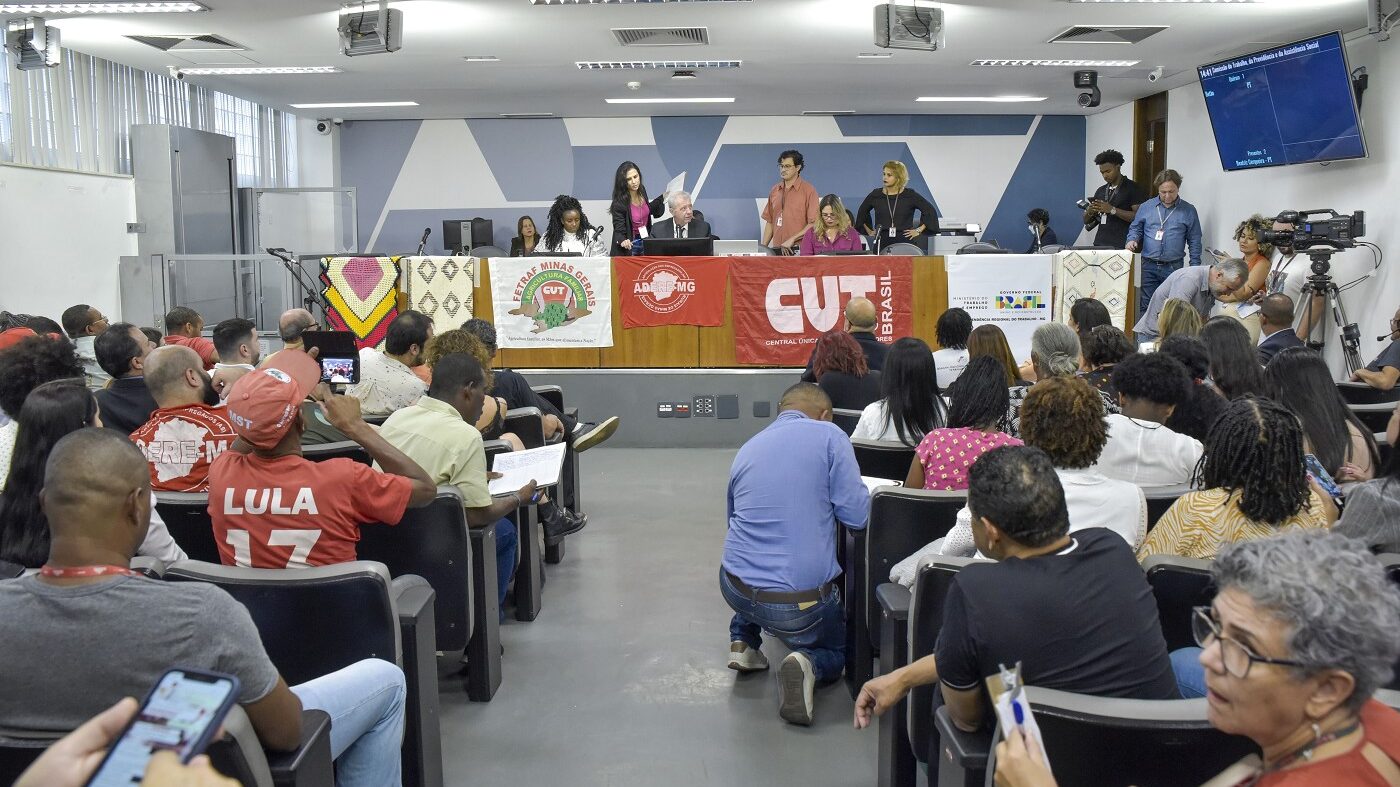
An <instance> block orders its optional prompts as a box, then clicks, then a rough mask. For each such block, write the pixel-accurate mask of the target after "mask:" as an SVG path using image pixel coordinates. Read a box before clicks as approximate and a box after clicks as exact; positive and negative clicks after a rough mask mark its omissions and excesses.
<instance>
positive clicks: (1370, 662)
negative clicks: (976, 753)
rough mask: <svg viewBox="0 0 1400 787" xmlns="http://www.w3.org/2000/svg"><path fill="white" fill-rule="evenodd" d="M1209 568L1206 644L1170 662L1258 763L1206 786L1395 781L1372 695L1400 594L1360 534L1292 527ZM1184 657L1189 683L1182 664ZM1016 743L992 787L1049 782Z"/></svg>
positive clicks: (1399, 771)
mask: <svg viewBox="0 0 1400 787" xmlns="http://www.w3.org/2000/svg"><path fill="white" fill-rule="evenodd" d="M1211 573H1212V574H1213V575H1214V578H1215V584H1216V587H1218V588H1219V591H1218V593H1217V595H1216V596H1215V600H1214V601H1213V602H1212V604H1211V605H1210V606H1209V607H1197V608H1196V610H1195V612H1194V614H1195V618H1194V620H1193V625H1194V629H1195V634H1196V641H1197V642H1199V643H1200V645H1201V648H1200V649H1196V648H1188V649H1184V650H1182V651H1177V653H1174V654H1172V656H1173V658H1172V661H1173V665H1174V666H1175V667H1176V668H1177V670H1178V671H1177V679H1178V681H1179V682H1180V684H1181V688H1182V693H1183V696H1187V697H1189V696H1192V693H1191V685H1190V684H1192V683H1198V686H1197V688H1202V689H1204V696H1205V697H1206V699H1207V703H1208V705H1207V708H1208V710H1207V717H1208V718H1209V719H1210V723H1211V725H1212V726H1214V727H1215V728H1216V729H1218V730H1220V731H1221V732H1226V733H1230V734H1232V735H1243V736H1245V737H1247V738H1249V739H1250V740H1252V741H1254V742H1255V743H1256V744H1258V745H1259V748H1260V750H1261V754H1262V759H1261V758H1260V757H1259V756H1258V755H1251V756H1250V757H1248V758H1246V759H1245V760H1243V761H1241V762H1239V763H1236V764H1235V765H1233V766H1231V767H1230V768H1228V769H1227V770H1226V771H1225V772H1224V773H1222V774H1220V775H1219V776H1217V777H1216V778H1215V779H1212V780H1211V781H1210V782H1209V784H1228V785H1241V784H1248V785H1253V786H1254V787H1303V785H1334V784H1335V785H1389V784H1395V783H1396V781H1397V775H1400V713H1397V712H1396V711H1395V710H1394V709H1392V708H1389V707H1386V706H1385V705H1383V704H1381V703H1380V702H1379V701H1377V700H1375V699H1373V698H1372V696H1371V695H1372V694H1374V693H1375V691H1376V689H1378V688H1380V687H1382V686H1384V685H1385V684H1386V682H1387V681H1389V680H1390V678H1391V675H1392V667H1393V665H1394V663H1395V660H1396V656H1397V655H1400V594H1397V592H1396V589H1395V587H1394V586H1393V585H1391V583H1390V581H1389V579H1387V577H1386V575H1385V571H1384V569H1383V568H1382V567H1381V564H1380V562H1379V561H1377V560H1376V558H1375V557H1374V556H1372V555H1371V554H1370V552H1368V551H1367V550H1366V547H1365V545H1364V544H1362V543H1361V542H1360V541H1357V540H1355V539H1350V538H1347V537H1345V536H1341V535H1338V534H1336V533H1330V532H1324V531H1292V532H1288V533H1282V534H1280V535H1277V536H1273V537H1271V538H1264V539H1258V540H1254V541H1245V542H1241V543H1237V544H1233V545H1231V546H1229V547H1227V548H1225V549H1224V550H1223V551H1222V552H1221V553H1220V556H1219V557H1217V558H1216V560H1215V563H1214V564H1213V565H1212V568H1211ZM1188 652H1189V653H1190V654H1191V655H1192V656H1194V665H1195V666H1196V674H1195V675H1194V676H1191V675H1186V674H1183V670H1182V668H1183V666H1184V665H1186V664H1187V662H1186V660H1184V659H1181V658H1178V656H1179V655H1180V654H1185V653H1188ZM1196 696H1200V695H1199V694H1197V695H1196ZM1022 743H1023V742H1022V741H1020V740H1016V741H1008V742H1003V744H1002V745H1000V746H998V747H997V772H996V781H997V784H998V785H1014V786H1016V787H1022V786H1024V785H1046V784H1053V783H1054V781H1053V778H1051V777H1050V775H1049V772H1048V771H1046V770H1045V768H1044V765H1043V763H1037V762H1035V760H1036V759H1038V758H1033V757H1032V756H1031V755H1029V753H1027V752H1026V749H1025V746H1024V745H1017V744H1022Z"/></svg>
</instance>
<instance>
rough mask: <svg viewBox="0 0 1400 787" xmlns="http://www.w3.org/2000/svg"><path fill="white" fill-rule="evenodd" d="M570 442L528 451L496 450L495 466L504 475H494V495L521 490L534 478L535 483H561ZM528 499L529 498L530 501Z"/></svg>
mask: <svg viewBox="0 0 1400 787" xmlns="http://www.w3.org/2000/svg"><path fill="white" fill-rule="evenodd" d="M566 450H568V446H566V445H564V444H563V443H556V444H554V445H546V446H544V447H542V448H531V449H529V450H527V451H512V452H510V453H507V454H496V460H495V463H494V464H493V465H492V467H491V470H492V471H493V472H496V473H500V474H501V477H500V478H493V479H491V483H490V484H489V485H488V487H487V488H488V489H490V490H491V494H492V496H495V495H508V494H510V493H511V492H518V491H520V487H522V486H525V485H526V484H528V483H530V482H531V481H534V482H535V486H552V485H554V484H557V483H559V472H560V470H562V469H563V467H564V452H565V451H566ZM526 502H528V501H526Z"/></svg>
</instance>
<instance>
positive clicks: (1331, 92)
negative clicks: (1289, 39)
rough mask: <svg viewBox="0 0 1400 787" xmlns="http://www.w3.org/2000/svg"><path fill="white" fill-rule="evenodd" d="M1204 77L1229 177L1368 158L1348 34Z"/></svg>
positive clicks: (1237, 60) (1225, 66) (1235, 63)
mask: <svg viewBox="0 0 1400 787" xmlns="http://www.w3.org/2000/svg"><path fill="white" fill-rule="evenodd" d="M1197 71H1198V72H1199V73H1200V77H1201V90H1202V91H1203V92H1204V93H1205V97H1206V111H1207V112H1208V113H1209V114H1210V123H1211V127H1212V128H1213V129H1214V130H1215V145H1216V147H1217V148H1218V149H1219V151H1220V165H1221V166H1222V167H1224V168H1225V169H1226V171H1231V170H1237V169H1255V168H1258V167H1274V166H1278V165H1280V164H1305V163H1308V162H1312V161H1336V160H1338V159H1350V158H1364V157H1365V156H1366V140H1365V138H1364V137H1363V136H1362V133H1361V120H1360V115H1359V113H1358V112H1357V107H1356V99H1355V96H1354V94H1353V93H1352V87H1351V70H1350V69H1349V68H1347V57H1346V50H1345V49H1344V48H1343V45H1342V34H1341V33H1328V34H1326V35H1321V36H1317V37H1315V38H1308V39H1304V40H1302V41H1298V42H1295V43H1292V44H1284V45H1283V46H1276V47H1272V48H1270V49H1264V50H1261V51H1259V52H1254V53H1253V54H1248V55H1241V56H1239V57H1232V58H1230V59H1229V60H1221V61H1220V62H1218V63H1211V64H1209V65H1204V66H1201V67H1200V68H1199V69H1197Z"/></svg>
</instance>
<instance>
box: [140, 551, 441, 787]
mask: <svg viewBox="0 0 1400 787" xmlns="http://www.w3.org/2000/svg"><path fill="white" fill-rule="evenodd" d="M165 579H167V580H172V581H189V582H209V583H212V584H215V585H218V586H219V587H221V588H223V589H224V590H226V591H228V593H229V594H230V595H232V596H233V597H234V598H235V599H237V600H238V601H239V602H240V603H242V604H243V605H244V606H245V607H247V608H248V613H249V614H250V615H251V616H252V618H253V623H254V624H255V625H256V626H257V627H258V633H259V634H260V635H261V637H262V642H263V647H264V648H266V650H267V654H268V656H269V657H270V658H271V659H272V663H273V664H275V665H276V666H277V669H278V671H279V672H281V673H282V676H283V677H284V678H286V680H287V683H289V684H292V685H295V684H298V683H304V682H306V681H308V680H311V679H312V678H316V677H319V676H321V675H325V674H327V673H330V672H334V671H335V670H338V669H340V668H342V667H346V666H349V665H351V664H354V663H355V662H357V661H360V660H362V659H367V658H378V659H384V660H385V661H389V662H392V663H394V664H398V665H399V666H400V667H402V668H403V671H404V677H405V679H406V681H407V687H408V701H407V708H406V711H405V714H406V718H405V729H404V747H403V768H404V784H406V785H421V786H422V787H437V786H438V785H441V784H442V735H441V729H440V724H439V718H438V688H437V664H436V651H437V646H436V644H435V642H434V637H433V630H434V627H435V623H434V621H433V590H432V588H431V587H430V586H429V585H428V583H427V581H426V580H424V579H423V578H422V577H417V576H404V577H399V578H398V579H395V580H392V581H391V580H390V578H389V571H388V569H386V568H385V567H384V566H383V564H380V563H373V562H369V561H355V562H353V563H342V564H339V565H334V566H317V567H314V568H303V569H296V570H287V569H263V568H238V567H235V566H222V565H217V564H212V563H202V562H199V561H193V560H182V561H180V562H177V563H175V564H174V565H172V566H170V567H169V568H168V569H166V571H165Z"/></svg>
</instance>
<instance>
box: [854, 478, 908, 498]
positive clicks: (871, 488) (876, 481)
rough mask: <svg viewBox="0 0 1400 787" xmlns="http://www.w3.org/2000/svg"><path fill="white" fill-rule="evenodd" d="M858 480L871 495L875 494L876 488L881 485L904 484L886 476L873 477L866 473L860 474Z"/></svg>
mask: <svg viewBox="0 0 1400 787" xmlns="http://www.w3.org/2000/svg"><path fill="white" fill-rule="evenodd" d="M860 480H861V481H862V482H863V483H864V484H865V488H866V490H867V491H868V492H870V494H872V495H873V494H875V490H876V489H879V488H880V487H882V486H904V482H903V481H892V480H890V479H888V478H875V477H873V476H868V475H863V476H861V477H860Z"/></svg>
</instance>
